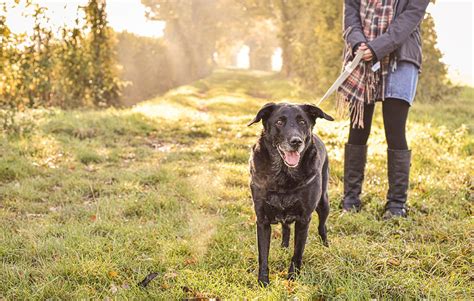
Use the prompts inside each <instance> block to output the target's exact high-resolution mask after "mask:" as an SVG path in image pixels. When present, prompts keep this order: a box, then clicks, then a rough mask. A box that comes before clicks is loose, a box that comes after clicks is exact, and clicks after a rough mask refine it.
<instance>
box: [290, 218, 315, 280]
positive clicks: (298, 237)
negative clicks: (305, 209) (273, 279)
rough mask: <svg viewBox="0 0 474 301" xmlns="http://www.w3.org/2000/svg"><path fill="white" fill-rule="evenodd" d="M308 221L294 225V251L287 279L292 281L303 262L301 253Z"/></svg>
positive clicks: (306, 234)
mask: <svg viewBox="0 0 474 301" xmlns="http://www.w3.org/2000/svg"><path fill="white" fill-rule="evenodd" d="M309 223H310V220H308V221H304V222H302V221H297V222H296V223H295V250H294V253H293V257H292V258H291V262H290V269H289V270H288V279H290V280H293V279H294V278H295V276H296V275H297V274H299V272H300V268H301V263H302V261H303V252H304V247H305V244H306V238H307V237H308V229H309Z"/></svg>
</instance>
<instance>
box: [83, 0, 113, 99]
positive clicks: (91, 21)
mask: <svg viewBox="0 0 474 301" xmlns="http://www.w3.org/2000/svg"><path fill="white" fill-rule="evenodd" d="M105 3H106V2H105V0H89V3H88V4H87V6H86V7H85V8H84V10H85V12H86V20H87V23H86V24H87V27H88V28H89V29H90V33H89V37H88V45H87V46H88V55H89V58H88V62H87V63H88V66H89V68H90V77H89V87H88V88H89V89H90V97H91V99H92V101H93V102H94V104H95V105H97V106H100V107H106V106H111V105H117V104H118V97H119V95H120V89H121V82H120V81H119V79H118V71H117V65H116V64H117V62H116V53H115V40H114V35H113V31H112V29H111V28H110V27H109V26H108V22H107V14H106V12H105V8H106V5H105Z"/></svg>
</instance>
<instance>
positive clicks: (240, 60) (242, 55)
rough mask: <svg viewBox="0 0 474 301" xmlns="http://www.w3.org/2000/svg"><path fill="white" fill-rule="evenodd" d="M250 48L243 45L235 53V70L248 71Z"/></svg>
mask: <svg viewBox="0 0 474 301" xmlns="http://www.w3.org/2000/svg"><path fill="white" fill-rule="evenodd" d="M249 54H250V47H249V46H247V45H244V46H242V47H241V48H240V50H239V53H237V68H242V69H248V68H249V67H250V57H249Z"/></svg>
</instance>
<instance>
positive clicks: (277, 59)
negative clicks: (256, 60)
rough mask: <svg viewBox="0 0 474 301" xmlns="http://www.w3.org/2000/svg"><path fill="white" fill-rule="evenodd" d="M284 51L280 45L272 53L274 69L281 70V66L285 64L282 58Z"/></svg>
mask: <svg viewBox="0 0 474 301" xmlns="http://www.w3.org/2000/svg"><path fill="white" fill-rule="evenodd" d="M282 53H283V51H282V50H281V48H280V47H278V48H277V49H275V52H273V55H272V70H273V71H281V67H282V66H283V58H282V56H281V55H282Z"/></svg>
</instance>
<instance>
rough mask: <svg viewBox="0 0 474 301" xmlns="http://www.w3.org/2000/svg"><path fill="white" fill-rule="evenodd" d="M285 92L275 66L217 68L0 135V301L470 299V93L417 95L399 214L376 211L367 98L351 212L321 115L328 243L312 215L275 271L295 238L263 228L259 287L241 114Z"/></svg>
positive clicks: (335, 125)
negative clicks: (298, 248) (263, 281)
mask: <svg viewBox="0 0 474 301" xmlns="http://www.w3.org/2000/svg"><path fill="white" fill-rule="evenodd" d="M298 89H299V87H298V86H295V85H294V84H291V82H289V81H287V80H284V79H282V78H281V77H277V76H275V75H274V74H269V73H263V72H248V71H228V70H218V71H216V72H215V73H213V75H212V76H211V77H208V78H204V79H202V80H200V81H198V82H195V83H193V84H191V85H187V86H183V87H180V88H178V89H175V90H171V91H169V92H168V93H166V94H165V95H163V96H161V97H157V98H155V99H152V100H150V101H147V102H144V103H141V104H138V105H137V106H135V107H134V108H133V109H130V108H129V109H114V108H109V109H106V110H86V111H84V110H72V111H61V110H56V111H54V112H48V111H44V112H42V114H41V116H36V115H35V116H32V117H33V118H35V119H36V120H37V122H36V123H35V128H34V129H33V130H32V131H31V132H30V133H28V134H27V135H24V136H7V135H2V134H0V237H1V239H0V261H1V263H2V265H1V268H0V279H1V281H0V295H1V297H2V298H4V299H6V300H37V299H40V300H43V299H69V300H77V299H94V300H97V299H100V300H104V299H118V300H122V299H126V300H149V299H153V300H176V299H185V298H197V297H200V298H203V297H208V298H210V297H219V298H221V299H248V300H255V299H258V300H290V299H291V300H294V299H298V300H312V299H318V300H319V299H328V300H329V299H337V300H339V299H340V300H368V299H377V300H412V299H428V300H469V299H472V298H471V296H472V295H473V293H474V283H473V282H472V280H471V279H472V260H471V259H472V247H471V246H470V244H469V240H470V239H471V237H472V227H473V222H472V210H473V206H472V200H471V199H472V175H473V174H474V170H473V168H474V164H473V157H472V153H471V154H469V153H468V152H466V151H467V150H468V149H469V147H471V149H472V145H473V143H472V141H473V133H472V129H471V130H468V128H472V123H473V120H472V115H473V114H474V112H473V110H474V104H473V101H474V99H473V98H472V89H471V90H468V91H466V93H465V94H463V95H462V97H463V98H462V99H461V103H462V106H455V105H453V104H449V103H443V104H440V105H442V107H441V108H442V109H441V110H436V107H435V106H432V105H430V104H424V103H421V104H419V105H417V106H414V108H413V114H411V115H410V122H409V125H408V126H409V129H408V132H407V133H408V138H409V140H410V144H411V147H412V149H413V153H414V160H413V166H412V177H411V181H410V191H409V202H410V203H409V205H410V212H409V217H408V219H406V220H405V219H404V220H392V221H383V220H381V219H380V214H381V212H382V210H383V206H384V201H385V195H386V190H387V180H386V177H387V175H386V160H385V159H386V143H385V137H384V132H383V125H382V118H381V115H382V114H381V111H380V106H379V105H377V109H376V112H375V119H374V124H373V126H372V134H371V139H370V142H369V144H370V145H369V150H370V152H371V155H370V156H369V160H368V168H367V175H366V185H365V186H364V195H363V201H364V204H365V206H364V208H363V210H362V212H361V213H359V214H351V215H347V214H346V215H341V210H340V208H339V201H340V199H341V195H342V190H343V184H342V171H343V146H344V143H345V142H346V138H347V136H346V135H347V133H348V130H349V123H348V120H336V121H334V122H328V121H324V120H321V121H318V123H317V125H316V129H315V132H317V133H318V135H320V136H321V137H322V140H323V141H324V142H325V144H326V146H327V148H328V152H329V158H330V165H331V177H330V184H329V194H330V201H331V213H330V217H329V219H328V223H327V225H328V232H329V233H328V235H329V243H330V246H329V248H325V247H323V246H322V244H321V242H320V240H319V237H318V235H317V215H316V214H314V217H313V221H312V224H311V228H310V232H309V233H310V234H309V238H308V244H307V246H306V250H305V255H304V258H303V268H302V273H301V275H300V276H299V277H298V279H296V280H295V281H293V282H288V281H287V280H286V271H287V268H288V264H289V261H290V259H291V255H292V254H291V252H292V248H290V249H289V250H284V249H281V248H280V246H279V244H280V239H281V229H280V227H279V226H278V225H275V226H273V230H272V243H271V248H270V249H271V251H270V258H269V260H270V277H271V281H272V283H271V285H270V286H269V287H268V288H266V289H263V288H261V287H259V286H258V284H257V279H256V271H257V269H258V268H257V266H258V258H257V247H256V239H255V215H254V211H253V207H252V201H251V199H250V191H249V188H248V179H249V174H248V163H247V161H246V158H248V155H249V151H250V146H251V145H252V144H253V143H254V142H255V140H256V139H257V136H258V134H259V132H260V130H261V125H255V126H254V127H247V126H246V123H247V122H248V121H249V120H251V119H252V118H253V116H254V114H255V112H256V111H257V110H258V108H259V107H260V106H261V105H262V104H264V103H265V102H267V101H268V98H273V99H288V100H290V101H293V102H298V103H299V102H306V101H308V95H309V94H308V93H304V91H298ZM256 91H258V92H259V93H258V94H257V93H256ZM325 105H327V106H329V103H326V104H325ZM325 109H326V108H325ZM36 111H38V110H36ZM28 113H30V112H28ZM328 113H333V112H331V111H328ZM453 121H455V122H453ZM463 124H468V127H467V128H466V126H464V125H463ZM292 236H293V235H292ZM151 272H156V273H158V276H157V277H156V278H155V279H154V280H153V281H151V282H150V284H149V286H148V287H147V288H144V289H143V288H140V287H139V286H138V285H137V283H138V282H140V281H141V280H142V279H143V278H144V277H145V276H146V275H148V274H149V273H151Z"/></svg>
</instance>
